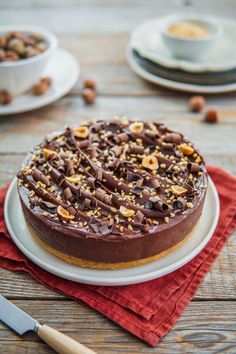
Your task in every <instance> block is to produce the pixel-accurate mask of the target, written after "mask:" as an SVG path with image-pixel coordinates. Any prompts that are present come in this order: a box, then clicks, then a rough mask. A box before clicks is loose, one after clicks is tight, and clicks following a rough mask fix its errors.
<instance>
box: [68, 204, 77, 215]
mask: <svg viewBox="0 0 236 354" xmlns="http://www.w3.org/2000/svg"><path fill="white" fill-rule="evenodd" d="M66 209H67V211H68V213H69V214H70V215H73V216H74V215H76V213H77V211H76V209H75V208H74V207H73V206H72V205H70V206H68V207H67V208H66Z"/></svg>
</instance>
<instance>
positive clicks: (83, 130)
mask: <svg viewBox="0 0 236 354" xmlns="http://www.w3.org/2000/svg"><path fill="white" fill-rule="evenodd" d="M73 134H74V136H75V137H76V138H83V139H84V138H87V136H88V135H89V129H88V127H86V125H81V126H80V127H78V128H74V129H73Z"/></svg>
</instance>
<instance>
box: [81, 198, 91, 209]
mask: <svg viewBox="0 0 236 354" xmlns="http://www.w3.org/2000/svg"><path fill="white" fill-rule="evenodd" d="M83 208H84V209H90V208H91V200H90V199H88V198H85V199H84V203H83Z"/></svg>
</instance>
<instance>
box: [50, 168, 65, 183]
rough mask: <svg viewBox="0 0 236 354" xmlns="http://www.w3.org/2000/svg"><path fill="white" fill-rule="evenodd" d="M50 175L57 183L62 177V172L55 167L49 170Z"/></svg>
mask: <svg viewBox="0 0 236 354" xmlns="http://www.w3.org/2000/svg"><path fill="white" fill-rule="evenodd" d="M51 177H52V179H53V181H55V182H56V183H58V182H59V181H60V180H61V179H63V178H64V176H63V174H62V173H61V172H60V171H58V170H56V169H55V168H53V169H52V170H51Z"/></svg>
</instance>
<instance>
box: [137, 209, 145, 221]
mask: <svg viewBox="0 0 236 354" xmlns="http://www.w3.org/2000/svg"><path fill="white" fill-rule="evenodd" d="M135 219H137V220H138V221H139V222H140V223H142V222H143V221H144V219H145V216H144V214H143V213H142V212H141V211H140V210H138V211H137V213H136V214H135Z"/></svg>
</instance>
